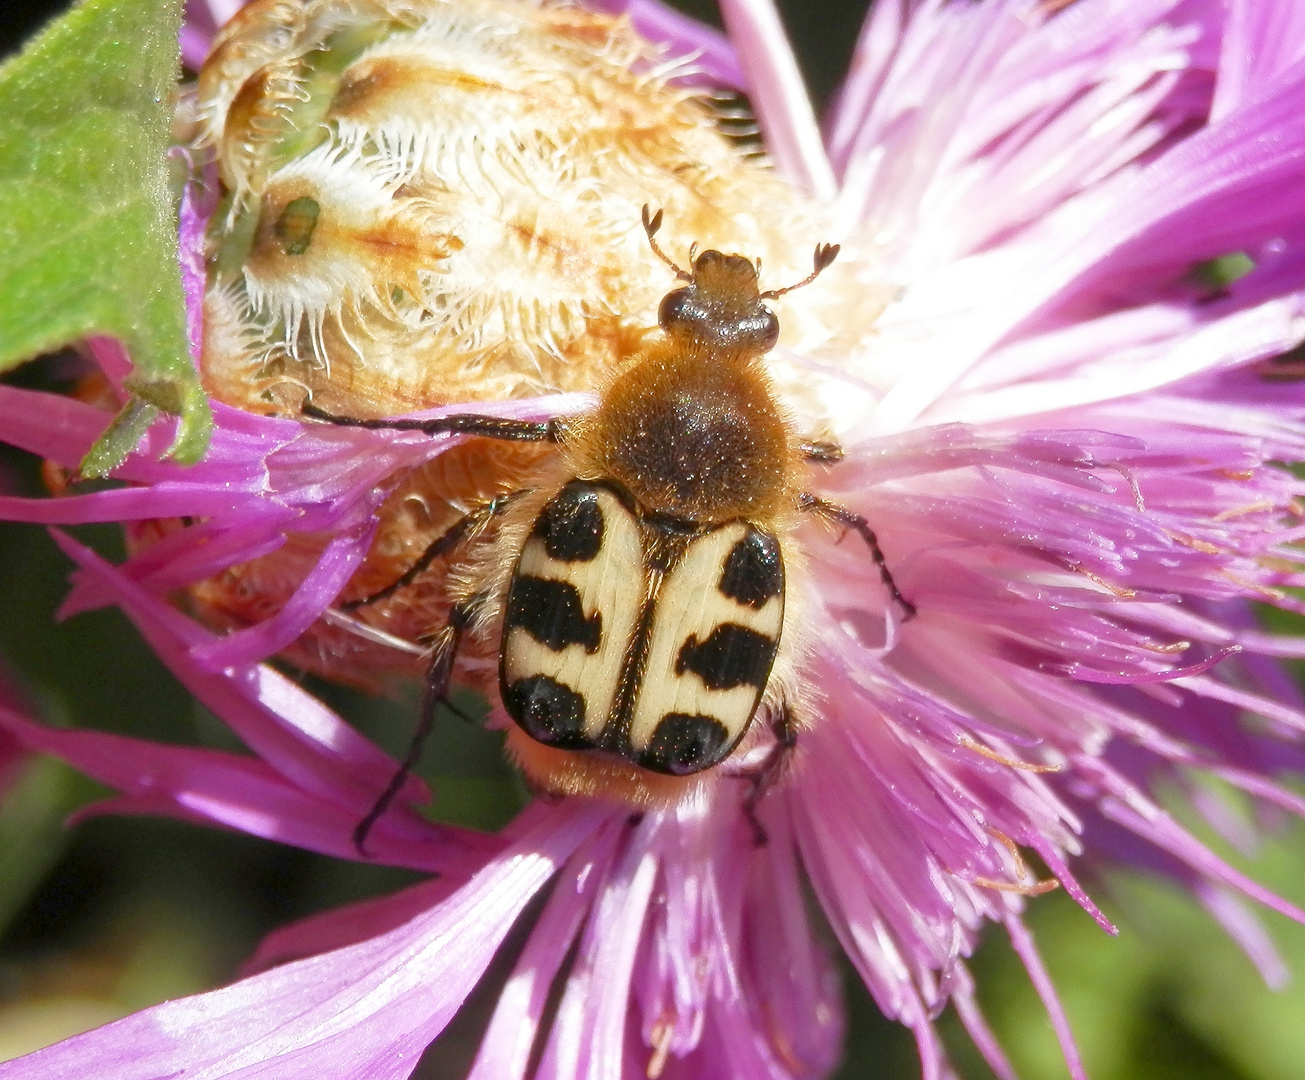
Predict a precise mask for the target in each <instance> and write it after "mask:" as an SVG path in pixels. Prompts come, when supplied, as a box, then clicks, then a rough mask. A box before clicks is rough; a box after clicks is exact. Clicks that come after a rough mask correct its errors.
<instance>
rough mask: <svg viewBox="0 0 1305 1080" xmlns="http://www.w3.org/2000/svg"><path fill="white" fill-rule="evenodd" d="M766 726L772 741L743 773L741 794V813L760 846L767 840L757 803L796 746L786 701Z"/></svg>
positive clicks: (782, 768)
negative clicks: (743, 791) (745, 789)
mask: <svg viewBox="0 0 1305 1080" xmlns="http://www.w3.org/2000/svg"><path fill="white" fill-rule="evenodd" d="M770 728H771V730H772V731H773V732H774V733H775V742H774V745H772V746H771V748H770V749H769V751H767V753H766V756H765V758H764V759H763V760H762V761H761V762H760V763H759V764H758V765H757V767H756V768H755V769H753V770H751V771H750V772H748V773H746V774H745V775H744V777H743V779H745V780H747V782H748V784H749V787H748V793H747V794H746V795H745V796H743V816H744V817H745V818H747V820H748V824H749V825H750V826H751V827H752V841H753V843H754V844H756V846H757V847H762V846H764V845H765V844H766V843H767V842H768V840H769V838H768V837H767V836H766V830H765V827H764V826H763V825H762V824H761V819H760V818H758V817H757V805H758V804H759V803H760V802H761V800H762V799H764V798H765V797H766V794H767V793H768V792H769V791H770V789H771V788H773V787H774V786H775V783H776V782H777V781H778V780H779V777H780V774H781V773H782V772H783V771H784V764H785V762H786V761H787V760H788V755H789V754H790V753H791V752H792V750H793V748H794V747H795V746H797V729H796V728H795V727H794V725H793V717H792V714H791V713H790V712H789V708H788V705H787V703H784V702H781V703H780V705H779V711H778V712H777V713H776V715H775V718H774V720H772V721H771V723H770Z"/></svg>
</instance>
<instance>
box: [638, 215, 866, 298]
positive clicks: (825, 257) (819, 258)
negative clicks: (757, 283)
mask: <svg viewBox="0 0 1305 1080" xmlns="http://www.w3.org/2000/svg"><path fill="white" fill-rule="evenodd" d="M657 216H658V217H659V218H660V217H661V214H660V213H659V214H658V215H657ZM840 250H841V249H840V248H839V246H838V245H837V244H817V245H816V255H815V258H814V260H813V262H814V263H815V269H814V270H812V271H811V273H809V274H808V275H807V276H806V277H804V278H803V279H802V280H801V281H799V282H798V283H797V284H796V285H789V286H787V287H785V288H783V289H768V290H767V291H766V292H764V293H762V294H761V299H762V300H774V299H775V298H776V297H778V296H783V295H784V294H785V293H791V292H792V291H793V290H794V289H800V288H802V286H803V285H810V284H811V283H812V282H813V281H815V280H816V278H818V277H819V276H820V272H821V271H822V270H824V269H825V268H826V267H827V266H829V264H830V263H831V262H833V261H834V260H835V259H837V258H838V253H839V251H840ZM663 258H665V256H663Z"/></svg>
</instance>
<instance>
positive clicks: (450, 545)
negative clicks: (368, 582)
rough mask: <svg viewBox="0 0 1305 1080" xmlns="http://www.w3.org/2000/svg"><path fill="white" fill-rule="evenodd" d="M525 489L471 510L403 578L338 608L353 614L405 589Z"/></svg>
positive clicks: (477, 530)
mask: <svg viewBox="0 0 1305 1080" xmlns="http://www.w3.org/2000/svg"><path fill="white" fill-rule="evenodd" d="M526 490H527V489H525V488H521V489H520V490H518V491H513V492H510V493H509V494H507V495H503V496H500V497H499V498H497V499H492V500H490V501H489V502H487V503H484V504H483V505H481V506H477V507H476V508H475V509H474V510H472V511H470V512H469V513H467V514H464V515H463V516H462V517H460V518H458V520H457V521H455V522H454V523H453V524H452V525H450V526H449V527H448V528H447V529H445V530H444V532H442V533H440V535H439V536H437V537H435V539H434V540H432V541H431V542H430V544H428V545H427V547H426V550H425V551H423V552H422V553H421V556H420V557H419V558H418V559H417V561H416V562H415V563H413V564H412V565H411V566H410V567H408V569H407V570H405V571H404V572H403V575H402V576H401V577H399V578H398V579H397V580H396V581H392V582H390V584H388V585H386V586H385V588H383V589H379V590H377V591H376V592H374V593H372V594H371V595H370V596H364V597H363V598H362V599H360V600H348V601H346V602H345V603H343V604H341V605H340V607H341V609H342V610H344V611H356V610H357V609H358V608H360V607H366V606H367V605H368V604H375V603H377V602H378V601H380V600H384V599H386V598H387V597H389V596H393V595H394V594H395V593H396V592H398V591H399V590H400V589H406V588H407V587H408V586H409V585H411V584H412V583H413V582H414V581H416V580H417V579H418V578H419V577H421V575H422V574H424V573H425V572H426V571H427V570H429V569H430V565H431V563H433V562H434V561H435V560H436V559H438V558H439V557H440V556H441V555H447V554H449V552H451V551H453V550H454V548H456V547H457V546H458V545H459V544H461V543H462V541H464V540H466V539H467V538H468V537H470V536H474V535H475V534H476V533H478V532H479V531H480V530H481V529H483V528H484V527H485V525H487V524H488V523H489V521H490V520H491V519H492V518H493V517H494V516H495V515H497V514H500V513H502V512H503V511H504V510H505V509H507V507H508V505H509V504H510V503H511V502H512V501H513V500H514V499H516V498H517V497H518V496H519V495H523V494H525V491H526Z"/></svg>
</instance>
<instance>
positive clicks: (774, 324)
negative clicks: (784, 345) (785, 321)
mask: <svg viewBox="0 0 1305 1080" xmlns="http://www.w3.org/2000/svg"><path fill="white" fill-rule="evenodd" d="M756 334H757V348H758V349H760V350H761V351H762V352H764V353H765V352H770V350H771V349H773V348H774V347H775V342H777V341H778V340H779V318H778V316H776V314H775V313H774V312H773V311H771V310H770V308H768V307H762V309H761V314H760V316H759V317H758V318H757V330H756Z"/></svg>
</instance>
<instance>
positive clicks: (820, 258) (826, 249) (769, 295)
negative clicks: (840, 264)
mask: <svg viewBox="0 0 1305 1080" xmlns="http://www.w3.org/2000/svg"><path fill="white" fill-rule="evenodd" d="M839 250H840V248H839V245H838V244H817V245H816V254H815V258H814V259H813V260H812V261H813V262H814V264H815V269H814V270H812V271H811V273H809V274H808V275H807V276H806V277H804V278H803V279H802V280H801V281H799V282H798V283H797V284H796V285H788V286H785V287H784V288H782V289H767V290H766V291H765V292H764V293H762V294H761V296H760V299H762V300H774V299H775V298H776V297H779V296H783V295H784V294H785V293H791V292H792V291H793V290H794V289H800V288H802V286H803V285H810V284H811V283H812V282H813V281H815V280H816V278H818V277H819V276H820V272H821V271H822V270H824V269H825V268H826V267H828V266H829V264H830V263H831V262H833V261H834V260H835V259H836V258H838V252H839Z"/></svg>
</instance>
